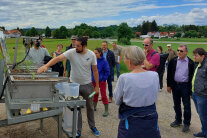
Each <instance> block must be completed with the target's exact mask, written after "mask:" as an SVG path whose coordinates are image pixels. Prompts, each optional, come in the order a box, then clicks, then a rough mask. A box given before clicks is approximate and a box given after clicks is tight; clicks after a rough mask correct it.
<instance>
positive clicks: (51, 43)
mask: <svg viewBox="0 0 207 138" xmlns="http://www.w3.org/2000/svg"><path fill="white" fill-rule="evenodd" d="M195 40H196V39H182V41H186V42H196V41H195ZM198 40H200V41H199V42H207V39H202V38H201V39H198ZM102 41H103V40H89V41H88V49H90V50H92V51H93V50H94V49H95V48H96V47H101V43H102ZM167 41H169V40H167ZM6 43H7V47H8V51H9V55H10V59H11V60H10V63H12V61H13V57H14V51H15V49H14V47H15V45H16V39H14V38H12V39H6ZM60 43H61V44H63V46H64V48H63V51H65V47H66V46H69V45H70V44H71V40H70V39H43V45H45V46H46V48H47V49H48V51H49V53H50V55H51V54H52V52H54V51H56V49H57V45H58V44H60ZM131 45H137V46H139V47H141V48H143V46H142V42H132V44H131ZM159 45H160V46H162V47H163V51H165V50H166V49H167V46H166V44H165V43H154V49H155V50H157V46H159ZM178 46H179V44H175V43H172V48H173V49H174V50H177V48H178ZM188 46H189V52H188V53H189V54H188V55H189V57H190V58H193V50H194V49H195V48H198V47H202V48H204V49H205V50H206V51H207V45H203V44H202V45H201V44H200V45H199V44H189V45H188ZM110 48H112V45H111V44H109V49H110ZM24 56H25V48H24V46H23V43H22V39H19V44H18V54H17V61H20V60H22V59H23V58H24ZM0 58H2V55H0ZM120 68H121V73H124V72H128V69H127V67H126V66H125V64H124V62H123V61H122V62H121V65H120Z"/></svg>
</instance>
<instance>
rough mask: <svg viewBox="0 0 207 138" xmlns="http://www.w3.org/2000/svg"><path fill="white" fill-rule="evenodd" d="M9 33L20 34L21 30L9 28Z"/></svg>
mask: <svg viewBox="0 0 207 138" xmlns="http://www.w3.org/2000/svg"><path fill="white" fill-rule="evenodd" d="M9 33H11V34H15V33H18V34H19V35H21V32H20V31H19V30H9Z"/></svg>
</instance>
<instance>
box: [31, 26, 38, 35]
mask: <svg viewBox="0 0 207 138" xmlns="http://www.w3.org/2000/svg"><path fill="white" fill-rule="evenodd" d="M37 34H38V33H37V30H36V29H35V28H34V27H32V29H31V30H30V36H36V35H37Z"/></svg>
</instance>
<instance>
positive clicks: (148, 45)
mask: <svg viewBox="0 0 207 138" xmlns="http://www.w3.org/2000/svg"><path fill="white" fill-rule="evenodd" d="M142 45H143V46H150V45H151V44H142Z"/></svg>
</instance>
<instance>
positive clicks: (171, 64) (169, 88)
mask: <svg viewBox="0 0 207 138" xmlns="http://www.w3.org/2000/svg"><path fill="white" fill-rule="evenodd" d="M173 62H174V59H172V60H170V61H169V64H168V70H167V92H168V93H171V92H172V86H171V85H172V81H171V80H172V77H173V76H172V69H173Z"/></svg>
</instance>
